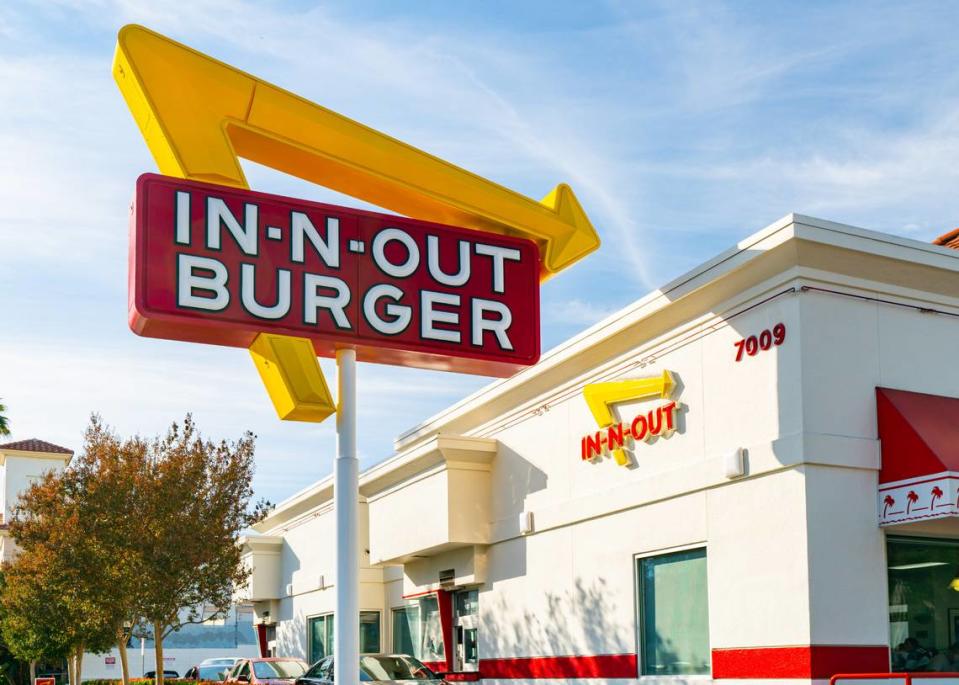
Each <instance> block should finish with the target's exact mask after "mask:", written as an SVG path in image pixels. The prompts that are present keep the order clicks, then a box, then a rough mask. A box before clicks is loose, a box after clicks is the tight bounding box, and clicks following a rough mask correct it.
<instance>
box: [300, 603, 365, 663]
mask: <svg viewBox="0 0 959 685" xmlns="http://www.w3.org/2000/svg"><path fill="white" fill-rule="evenodd" d="M307 638H308V641H309V648H310V653H309V656H310V663H311V664H312V663H316V662H317V661H319V660H320V659H322V658H323V657H327V656H332V655H333V614H325V615H323V616H314V617H313V618H311V619H310V620H309V627H308V628H307ZM379 651H380V612H378V611H361V612H360V653H361V654H377V653H378V652H379Z"/></svg>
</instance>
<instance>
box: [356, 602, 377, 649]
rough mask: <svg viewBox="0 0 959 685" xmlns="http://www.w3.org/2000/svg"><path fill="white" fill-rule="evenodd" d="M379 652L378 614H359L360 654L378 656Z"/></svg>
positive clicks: (375, 612) (363, 612) (372, 612)
mask: <svg viewBox="0 0 959 685" xmlns="http://www.w3.org/2000/svg"><path fill="white" fill-rule="evenodd" d="M379 651H380V612H378V611H361V612H360V654H378V653H379Z"/></svg>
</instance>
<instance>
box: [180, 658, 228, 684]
mask: <svg viewBox="0 0 959 685" xmlns="http://www.w3.org/2000/svg"><path fill="white" fill-rule="evenodd" d="M208 661H216V659H208ZM232 666H233V659H230V663H223V664H200V665H199V666H194V667H193V668H191V669H190V670H188V671H187V672H186V673H184V674H183V679H184V680H226V676H227V674H228V673H229V672H230V669H231V667H232Z"/></svg>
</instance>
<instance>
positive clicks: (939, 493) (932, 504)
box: [929, 485, 942, 511]
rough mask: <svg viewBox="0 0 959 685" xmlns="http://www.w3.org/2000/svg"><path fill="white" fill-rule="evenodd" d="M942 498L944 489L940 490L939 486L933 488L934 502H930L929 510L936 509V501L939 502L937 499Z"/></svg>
mask: <svg viewBox="0 0 959 685" xmlns="http://www.w3.org/2000/svg"><path fill="white" fill-rule="evenodd" d="M941 497H942V488H940V487H939V486H938V485H936V486H933V488H932V500H931V501H930V502H929V510H930V511H931V510H933V509H935V508H936V500H937V499H940V498H941Z"/></svg>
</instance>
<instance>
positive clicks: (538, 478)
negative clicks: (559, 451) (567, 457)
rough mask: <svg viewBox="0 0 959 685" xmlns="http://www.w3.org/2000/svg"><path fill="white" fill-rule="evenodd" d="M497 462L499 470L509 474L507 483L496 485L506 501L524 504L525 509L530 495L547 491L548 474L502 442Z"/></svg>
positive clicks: (499, 493)
mask: <svg viewBox="0 0 959 685" xmlns="http://www.w3.org/2000/svg"><path fill="white" fill-rule="evenodd" d="M496 461H497V462H498V463H499V467H498V470H499V471H501V472H503V473H507V474H509V476H508V480H507V481H506V482H505V483H496V484H495V485H497V486H498V487H499V491H498V493H497V494H498V495H499V496H500V497H502V498H503V500H504V501H506V502H517V503H518V502H522V503H523V506H524V507H525V504H526V498H527V497H528V496H529V495H530V494H532V493H534V492H539V491H540V490H545V489H546V485H547V481H548V476H547V475H546V472H545V471H543V470H542V469H540V468H539V467H538V466H536V465H535V464H533V463H532V462H531V461H529V460H528V459H526V458H525V457H523V456H522V455H521V454H520V453H519V452H517V451H515V450H513V449H512V448H510V447H508V446H507V445H504V444H503V443H502V442H500V445H499V451H498V452H497V454H496ZM517 513H518V512H517Z"/></svg>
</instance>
